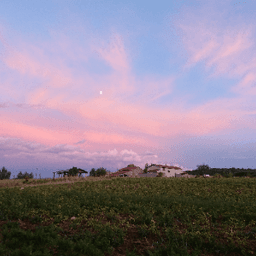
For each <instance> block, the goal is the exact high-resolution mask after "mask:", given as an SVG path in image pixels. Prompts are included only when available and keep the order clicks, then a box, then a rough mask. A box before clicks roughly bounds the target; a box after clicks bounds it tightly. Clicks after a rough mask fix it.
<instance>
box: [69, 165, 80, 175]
mask: <svg viewBox="0 0 256 256" xmlns="http://www.w3.org/2000/svg"><path fill="white" fill-rule="evenodd" d="M78 172H79V170H78V169H77V167H73V168H71V169H69V171H68V174H69V175H70V176H76V175H77V174H78Z"/></svg>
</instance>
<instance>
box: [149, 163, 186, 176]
mask: <svg viewBox="0 0 256 256" xmlns="http://www.w3.org/2000/svg"><path fill="white" fill-rule="evenodd" d="M147 170H148V172H149V173H151V172H154V173H155V172H156V173H159V172H162V173H163V177H175V176H176V175H175V174H179V173H181V172H182V169H181V168H180V167H177V166H168V165H161V164H159V165H155V164H154V165H151V166H150V167H148V169H147Z"/></svg>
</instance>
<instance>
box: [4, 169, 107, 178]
mask: <svg viewBox="0 0 256 256" xmlns="http://www.w3.org/2000/svg"><path fill="white" fill-rule="evenodd" d="M79 170H81V169H78V168H77V167H73V168H70V169H69V170H68V171H67V172H65V174H67V175H68V176H76V175H77V174H79V173H81V171H80V172H79ZM82 171H83V170H82ZM82 173H88V172H87V171H83V172H82ZM106 174H107V170H106V169H105V168H103V167H100V168H98V169H97V170H96V169H95V168H92V169H91V171H90V174H89V176H91V177H100V176H105V175H106ZM10 177H11V172H10V171H8V170H7V169H6V168H5V167H3V168H2V170H1V169H0V180H5V179H10ZM25 178H29V179H34V175H33V173H32V172H31V173H27V172H25V173H22V172H19V173H18V175H17V177H16V178H14V179H25Z"/></svg>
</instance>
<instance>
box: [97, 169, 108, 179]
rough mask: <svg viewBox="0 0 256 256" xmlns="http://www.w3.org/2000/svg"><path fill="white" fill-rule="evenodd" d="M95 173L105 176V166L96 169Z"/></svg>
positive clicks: (98, 175)
mask: <svg viewBox="0 0 256 256" xmlns="http://www.w3.org/2000/svg"><path fill="white" fill-rule="evenodd" d="M95 174H96V176H97V177H100V176H105V175H106V174H107V171H106V169H105V168H103V167H101V168H98V169H97V171H96V173H95Z"/></svg>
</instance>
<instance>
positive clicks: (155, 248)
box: [0, 174, 256, 256]
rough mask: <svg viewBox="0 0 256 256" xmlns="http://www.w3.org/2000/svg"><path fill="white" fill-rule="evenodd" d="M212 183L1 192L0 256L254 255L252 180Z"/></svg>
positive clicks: (139, 182) (96, 182) (86, 184)
mask: <svg viewBox="0 0 256 256" xmlns="http://www.w3.org/2000/svg"><path fill="white" fill-rule="evenodd" d="M217 175H218V174H217ZM217 175H216V176H217ZM219 177H220V178H213V179H205V178H198V179H184V178H168V179H167V178H128V179H123V178H102V177H100V176H99V177H97V176H96V175H95V176H89V177H87V178H78V177H69V178H64V179H63V178H61V179H62V180H70V181H71V180H73V181H75V179H76V182H74V183H73V184H54V183H52V184H49V185H46V186H34V187H28V186H25V185H24V184H20V185H19V186H16V187H6V186H5V187H2V188H1V189H0V255H6V256H8V255H10V256H11V255H63V256H64V255H81V256H82V255H89V256H93V255H102V256H103V255H106V256H110V255H128V256H129V255H130V256H131V255H253V253H254V252H255V250H256V244H255V238H256V227H255V223H256V221H255V219H256V202H255V196H256V184H255V180H254V179H245V178H243V177H241V178H236V177H235V178H232V177H230V178H222V177H221V176H219ZM61 179H59V180H61ZM57 180H58V179H56V180H55V181H57ZM30 181H32V180H30ZM30 181H29V182H30ZM52 181H53V180H52ZM15 182H17V181H15ZM49 182H50V180H49Z"/></svg>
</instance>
